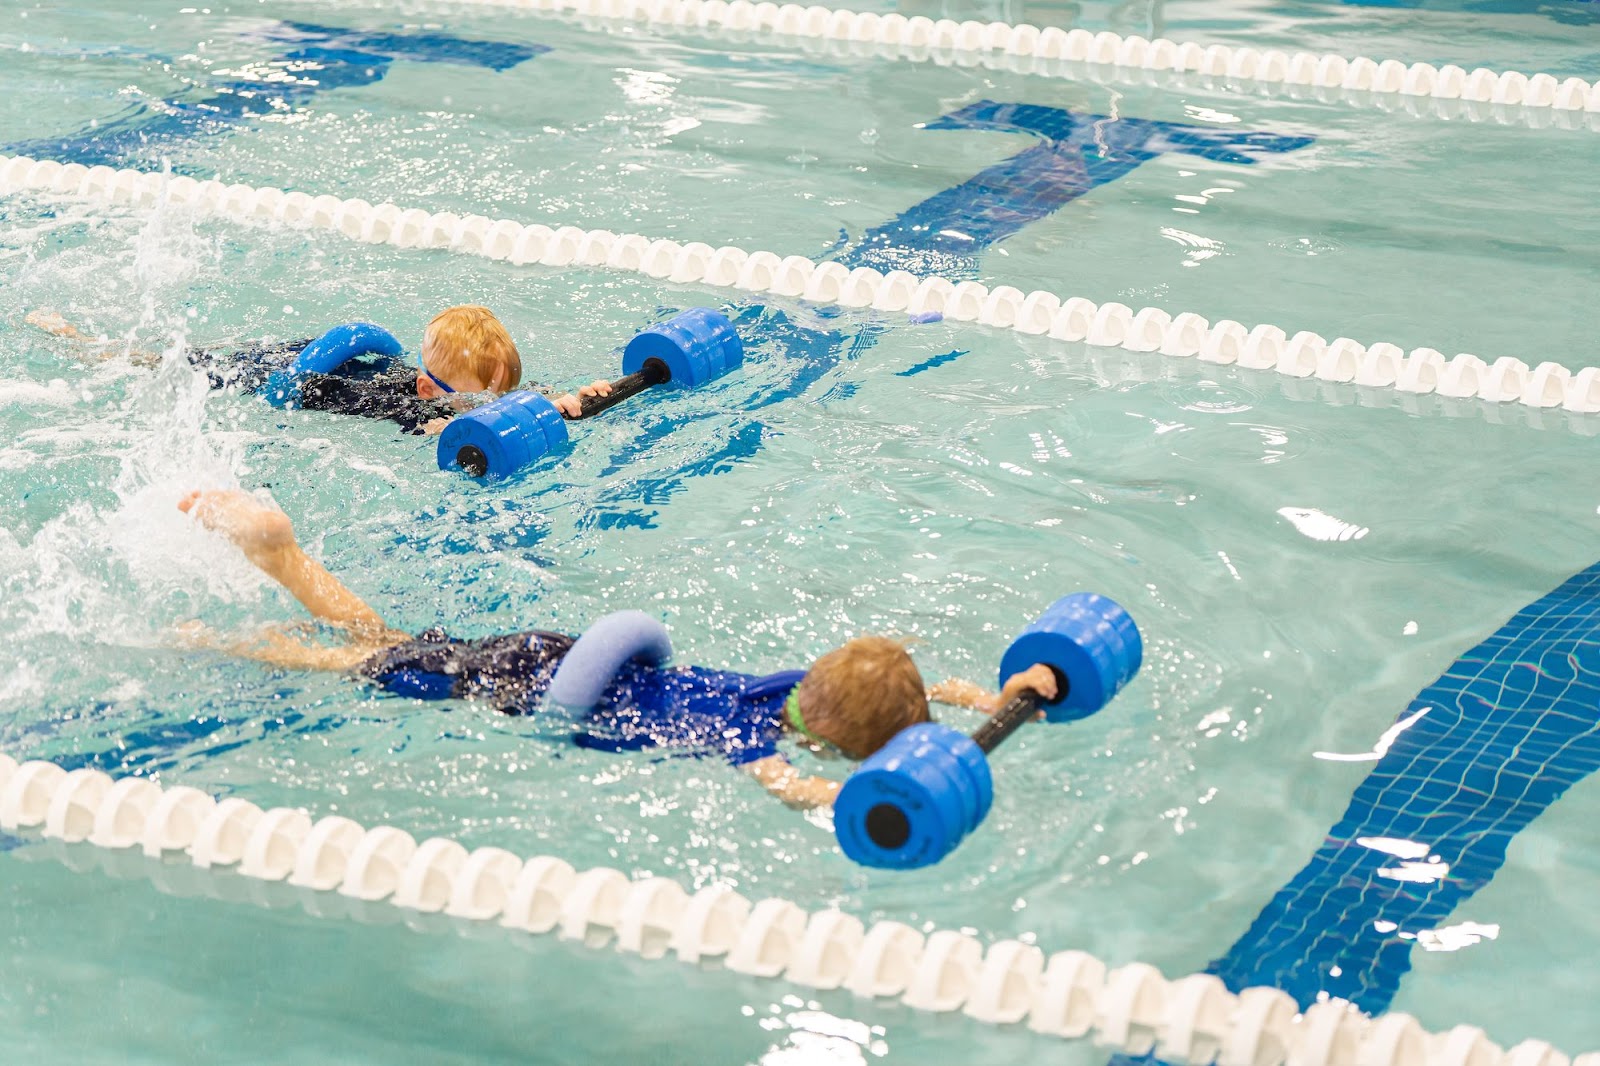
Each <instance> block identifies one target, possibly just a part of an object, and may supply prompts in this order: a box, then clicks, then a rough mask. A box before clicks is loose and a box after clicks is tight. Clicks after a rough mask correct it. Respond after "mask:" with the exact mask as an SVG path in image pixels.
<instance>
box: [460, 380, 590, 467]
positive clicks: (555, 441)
mask: <svg viewBox="0 0 1600 1066" xmlns="http://www.w3.org/2000/svg"><path fill="white" fill-rule="evenodd" d="M566 444H567V420H566V419H565V418H563V417H561V412H560V411H558V410H556V405H555V404H553V403H551V402H550V401H549V400H548V399H546V398H545V397H543V396H541V395H539V394H538V393H536V392H513V393H508V394H507V395H505V396H502V397H501V398H500V399H498V400H496V401H494V402H493V403H490V404H485V405H484V406H482V407H480V408H478V409H477V410H476V411H471V412H469V413H467V414H464V415H458V416H456V417H455V418H452V419H451V420H450V423H449V424H448V425H446V426H445V427H444V432H443V433H441V434H439V449H438V460H439V469H440V470H450V469H453V468H454V467H456V466H457V465H458V457H459V456H460V454H461V452H462V450H463V449H466V448H476V449H477V450H478V452H479V453H481V455H482V457H483V463H482V466H483V475H484V476H487V477H505V476H507V475H509V474H512V473H514V472H515V471H517V470H520V469H521V468H522V467H524V466H527V465H528V464H530V463H533V462H535V461H537V460H538V458H539V457H540V456H542V455H544V454H545V453H546V452H548V451H551V450H553V449H555V448H564V447H566Z"/></svg>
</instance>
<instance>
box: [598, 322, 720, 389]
mask: <svg viewBox="0 0 1600 1066" xmlns="http://www.w3.org/2000/svg"><path fill="white" fill-rule="evenodd" d="M651 359H659V360H660V361H661V362H663V363H665V364H666V366H667V370H668V371H670V372H671V374H672V379H671V384H673V385H677V386H679V387H681V388H690V389H692V388H697V387H698V386H700V385H704V384H705V383H706V382H708V381H710V380H711V379H713V378H716V377H720V376H721V375H723V374H726V373H727V372H728V371H730V370H733V369H736V368H737V367H738V366H739V365H740V364H741V363H743V362H744V342H743V341H741V340H740V339H739V331H738V330H736V329H734V328H733V323H732V322H729V321H728V316H726V315H724V314H723V313H722V312H720V311H714V310H712V309H711V308H709V307H691V308H690V309H689V310H687V311H684V312H683V313H681V314H678V315H675V316H673V317H672V318H670V319H668V320H667V321H665V322H662V323H660V324H658V325H654V326H651V327H650V328H649V329H647V330H645V331H644V332H642V333H640V334H639V335H638V336H636V337H634V338H633V340H631V341H629V342H628V346H627V347H626V348H624V349H623V350H622V372H623V373H624V374H633V373H637V372H638V371H640V370H642V369H644V364H645V363H646V362H648V361H649V360H651Z"/></svg>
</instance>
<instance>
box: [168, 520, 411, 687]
mask: <svg viewBox="0 0 1600 1066" xmlns="http://www.w3.org/2000/svg"><path fill="white" fill-rule="evenodd" d="M178 510H180V511H185V512H187V513H189V514H191V515H193V516H194V517H195V518H197V519H199V521H200V524H201V525H203V526H205V527H206V528H207V529H209V530H212V531H214V532H217V533H221V534H222V535H223V536H225V537H227V538H228V539H229V540H231V541H232V542H233V543H234V545H235V546H237V547H238V549H239V550H240V551H242V552H244V555H245V558H247V559H249V560H250V561H251V562H252V563H254V564H255V565H256V566H257V567H259V568H260V569H261V571H262V573H264V574H266V575H267V576H268V577H270V578H272V579H273V580H274V581H276V582H278V584H280V585H282V586H283V587H284V588H286V589H288V590H289V593H290V595H292V596H293V597H294V598H295V599H297V600H299V601H300V603H301V605H302V606H304V607H305V609H306V610H308V611H310V612H311V614H312V617H314V618H316V619H318V620H320V621H323V622H328V623H330V624H332V625H336V626H340V627H342V628H344V629H347V630H349V632H350V633H351V635H352V636H354V637H355V639H356V641H357V642H358V643H361V644H364V645H371V646H382V645H387V644H393V643H395V642H396V641H397V639H406V638H405V637H404V635H403V634H399V633H397V632H396V631H395V630H392V629H390V628H389V627H388V626H387V625H385V624H384V621H383V619H382V618H380V617H379V616H378V612H377V611H374V610H373V609H372V608H371V607H369V606H368V605H367V604H366V602H365V601H363V600H362V599H361V597H359V596H357V595H356V594H355V593H354V592H351V591H350V590H349V589H348V588H346V587H345V585H344V583H343V582H342V581H340V580H339V579H338V578H336V577H334V576H333V575H332V574H330V573H329V572H328V571H327V569H326V568H325V567H323V565H322V564H321V563H319V562H317V561H316V560H315V559H313V558H311V556H309V555H307V554H306V553H305V552H304V551H303V550H301V548H300V545H299V544H298V543H296V541H295V539H294V527H293V525H291V524H290V522H289V516H288V515H286V514H284V513H283V512H282V511H279V510H277V509H276V508H272V507H268V506H267V505H266V504H263V503H262V502H261V501H259V500H257V499H256V498H255V497H253V496H250V495H248V494H246V493H243V492H239V491H237V490H231V489H228V490H216V491H209V492H191V493H189V494H188V495H187V496H185V497H184V498H183V499H181V500H179V501H178ZM269 661H270V660H269Z"/></svg>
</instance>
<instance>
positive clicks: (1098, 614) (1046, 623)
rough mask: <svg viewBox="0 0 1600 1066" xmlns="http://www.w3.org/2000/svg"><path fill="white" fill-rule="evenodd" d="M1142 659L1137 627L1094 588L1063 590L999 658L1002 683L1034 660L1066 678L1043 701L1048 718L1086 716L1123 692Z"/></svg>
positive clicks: (1142, 650) (1063, 718) (1068, 719)
mask: <svg viewBox="0 0 1600 1066" xmlns="http://www.w3.org/2000/svg"><path fill="white" fill-rule="evenodd" d="M1143 661H1144V641H1143V640H1142V639H1141V638H1140V636H1139V627H1138V626H1136V625H1134V624H1133V619H1132V618H1131V617H1129V615H1128V612H1127V611H1124V610H1123V609H1122V608H1121V607H1120V606H1118V604H1117V603H1116V602H1115V601H1114V600H1110V599H1107V598H1106V597H1104V596H1100V595H1096V594H1095V593H1092V592H1075V593H1073V594H1072V595H1070V596H1063V597H1061V599H1059V600H1057V601H1056V602H1055V603H1053V604H1051V605H1050V608H1049V609H1048V610H1046V611H1045V612H1044V613H1043V614H1041V615H1040V616H1039V617H1038V619H1037V620H1035V621H1034V623H1033V624H1032V625H1030V626H1029V627H1028V628H1027V629H1024V630H1023V631H1022V633H1021V634H1020V635H1019V636H1018V637H1017V639H1016V640H1014V641H1012V642H1011V646H1010V647H1009V648H1007V649H1006V653H1005V655H1004V656H1002V657H1001V659H1000V685H1001V686H1002V687H1003V686H1004V685H1005V683H1006V681H1007V680H1008V679H1009V678H1011V677H1012V676H1013V675H1015V674H1019V673H1021V672H1022V671H1024V670H1026V669H1027V668H1028V667H1030V666H1032V665H1033V664H1034V663H1045V664H1047V665H1049V666H1051V667H1053V668H1054V669H1055V671H1056V672H1057V673H1058V674H1060V675H1061V676H1062V677H1063V678H1064V679H1065V680H1066V682H1067V685H1066V691H1065V692H1063V693H1062V694H1060V695H1059V696H1057V698H1056V699H1055V700H1053V701H1050V702H1046V703H1045V704H1044V712H1045V717H1046V718H1047V719H1048V720H1050V721H1052V722H1071V721H1075V720H1077V719H1079V718H1087V717H1089V715H1091V714H1093V713H1094V712H1096V711H1098V710H1099V709H1100V708H1102V707H1104V706H1105V705H1106V704H1108V703H1110V702H1111V700H1112V699H1113V698H1114V697H1115V696H1116V694H1117V693H1118V692H1121V691H1122V689H1123V686H1125V685H1126V684H1127V683H1128V682H1129V681H1131V680H1132V679H1133V675H1134V674H1136V673H1138V672H1139V666H1140V664H1141V663H1142V662H1143Z"/></svg>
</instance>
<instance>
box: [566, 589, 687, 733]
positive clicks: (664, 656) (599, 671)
mask: <svg viewBox="0 0 1600 1066" xmlns="http://www.w3.org/2000/svg"><path fill="white" fill-rule="evenodd" d="M671 657H672V639H671V638H670V637H668V636H667V627H666V626H664V625H662V624H661V623H660V622H658V621H656V620H655V619H654V618H651V617H650V616H649V615H647V614H645V613H644V612H643V611H616V612H613V613H612V614H608V615H606V616H605V617H604V618H601V619H600V620H599V621H597V622H595V623H594V624H593V625H591V626H590V627H589V628H588V629H586V630H584V632H583V635H582V636H581V637H579V638H578V639H577V642H576V643H574V644H573V645H572V650H571V651H569V652H567V654H566V656H565V657H564V658H562V660H561V665H560V666H558V667H557V668H556V676H555V677H554V678H552V679H551V681H550V690H549V692H548V693H547V695H546V699H547V701H548V702H550V703H553V704H558V705H560V706H562V707H569V708H572V709H574V710H583V711H586V710H588V709H589V708H591V707H593V706H594V705H595V704H597V703H599V702H600V697H601V696H602V695H603V694H604V693H605V690H606V686H607V685H609V684H611V680H612V679H613V678H614V677H616V676H617V671H618V670H621V669H622V667H623V665H624V664H625V663H628V662H630V661H633V660H640V661H642V662H647V663H652V664H658V665H659V664H661V663H664V662H666V661H667V660H668V659H670V658H671Z"/></svg>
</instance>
